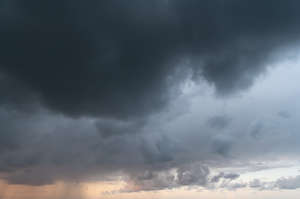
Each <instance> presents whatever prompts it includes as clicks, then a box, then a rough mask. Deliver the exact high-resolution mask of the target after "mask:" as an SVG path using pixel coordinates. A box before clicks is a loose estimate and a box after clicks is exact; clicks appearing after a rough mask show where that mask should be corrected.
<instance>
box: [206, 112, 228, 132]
mask: <svg viewBox="0 0 300 199" xmlns="http://www.w3.org/2000/svg"><path fill="white" fill-rule="evenodd" d="M230 122H231V118H229V117H227V116H223V115H218V116H214V117H211V118H210V119H209V120H208V121H207V124H208V125H209V126H210V127H211V128H216V129H224V128H226V127H227V126H228V125H229V124H230Z"/></svg>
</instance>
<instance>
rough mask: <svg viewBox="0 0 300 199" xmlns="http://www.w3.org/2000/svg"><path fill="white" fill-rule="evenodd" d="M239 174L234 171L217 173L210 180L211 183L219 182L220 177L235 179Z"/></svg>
mask: <svg viewBox="0 0 300 199" xmlns="http://www.w3.org/2000/svg"><path fill="white" fill-rule="evenodd" d="M239 177H240V175H239V174H236V173H223V172H221V173H219V174H218V175H215V176H213V177H212V178H211V180H210V181H211V182H213V183H217V182H219V181H220V180H221V179H225V180H235V179H237V178H239Z"/></svg>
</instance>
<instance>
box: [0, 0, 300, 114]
mask: <svg viewBox="0 0 300 199" xmlns="http://www.w3.org/2000/svg"><path fill="white" fill-rule="evenodd" d="M1 4H2V6H1V7H2V9H1V10H0V12H1V13H0V16H1V18H0V23H1V29H0V32H1V33H0V41H1V47H0V60H1V61H0V70H1V72H2V73H5V74H8V75H10V76H12V77H13V78H16V79H17V80H18V81H20V82H22V84H23V85H25V86H26V87H28V88H29V89H30V91H32V92H33V93H34V94H35V95H36V96H38V98H39V101H40V103H42V104H43V105H44V106H47V107H48V108H49V109H51V110H55V111H58V112H62V113H64V114H66V115H70V116H83V115H89V116H105V117H114V118H128V117H138V116H142V115H148V114H150V113H152V112H155V111H157V110H160V109H161V108H162V107H163V106H164V105H165V104H166V103H167V102H168V101H169V98H170V92H169V91H170V89H171V88H172V87H173V86H176V85H177V84H178V83H180V82H181V81H182V80H183V79H184V78H183V77H184V76H185V75H186V73H189V72H192V73H193V76H194V78H195V79H197V78H199V77H204V78H205V79H206V80H207V81H209V82H210V83H211V84H213V85H214V86H215V88H216V90H217V91H218V93H219V94H224V95H225V94H229V93H232V92H233V91H237V90H241V89H245V88H247V87H248V86H250V85H251V84H252V82H253V81H254V79H255V78H256V76H257V75H258V74H260V73H261V72H263V71H265V62H268V61H270V60H271V57H270V55H271V54H272V52H274V50H276V49H280V48H281V47H286V46H287V45H289V44H291V43H295V42H296V41H298V37H299V36H298V35H299V26H298V21H299V18H300V15H299V12H298V10H297V9H296V8H297V7H299V2H298V1H297V0H287V1H284V2H282V1H281V0H275V1H272V3H269V2H261V1H258V0H254V1H253V0H251V1H250V0H246V1H237V0H230V1H219V0H213V1H211V0H210V1H208V0H207V1H197V0H191V1H180V0H172V1H160V0H152V1H145V0H144V1H140V0H134V1H130V2H124V1H120V0H113V1H104V0H101V1H90V2H84V3H83V2H81V1H77V0H76V1H70V0H62V1H61V0H60V1H58V0H54V1H53V0H52V1H50V0H47V1H43V3H41V2H36V1H32V0H29V1H26V3H24V2H23V1H20V0H12V1H9V2H8V1H2V2H1ZM254 13H255V14H254ZM183 59H188V60H190V61H189V62H187V63H185V64H182V62H181V60H183ZM199 75H200V76H199ZM12 92H15V91H12ZM18 92H19V91H18ZM11 103H13V102H11ZM15 103H23V102H18V101H15Z"/></svg>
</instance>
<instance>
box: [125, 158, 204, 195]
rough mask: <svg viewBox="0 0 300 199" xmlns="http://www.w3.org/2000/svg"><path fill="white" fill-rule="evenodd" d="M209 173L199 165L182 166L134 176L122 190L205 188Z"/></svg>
mask: <svg viewBox="0 0 300 199" xmlns="http://www.w3.org/2000/svg"><path fill="white" fill-rule="evenodd" d="M209 174H210V171H209V169H208V168H207V167H206V166H203V165H201V164H190V165H182V166H179V167H178V168H173V169H170V170H163V171H156V172H149V171H146V172H145V173H144V174H140V175H139V174H135V175H132V176H130V180H129V183H128V185H127V187H126V188H125V189H124V190H122V191H125V192H131V191H143V190H147V191H151V190H162V189H173V188H177V187H181V186H202V187H203V186H206V185H207V183H208V177H209Z"/></svg>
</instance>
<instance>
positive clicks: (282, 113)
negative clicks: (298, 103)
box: [278, 111, 291, 119]
mask: <svg viewBox="0 0 300 199" xmlns="http://www.w3.org/2000/svg"><path fill="white" fill-rule="evenodd" d="M278 116H279V117H282V118H283V119H289V118H291V114H290V113H289V112H288V111H279V112H278Z"/></svg>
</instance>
